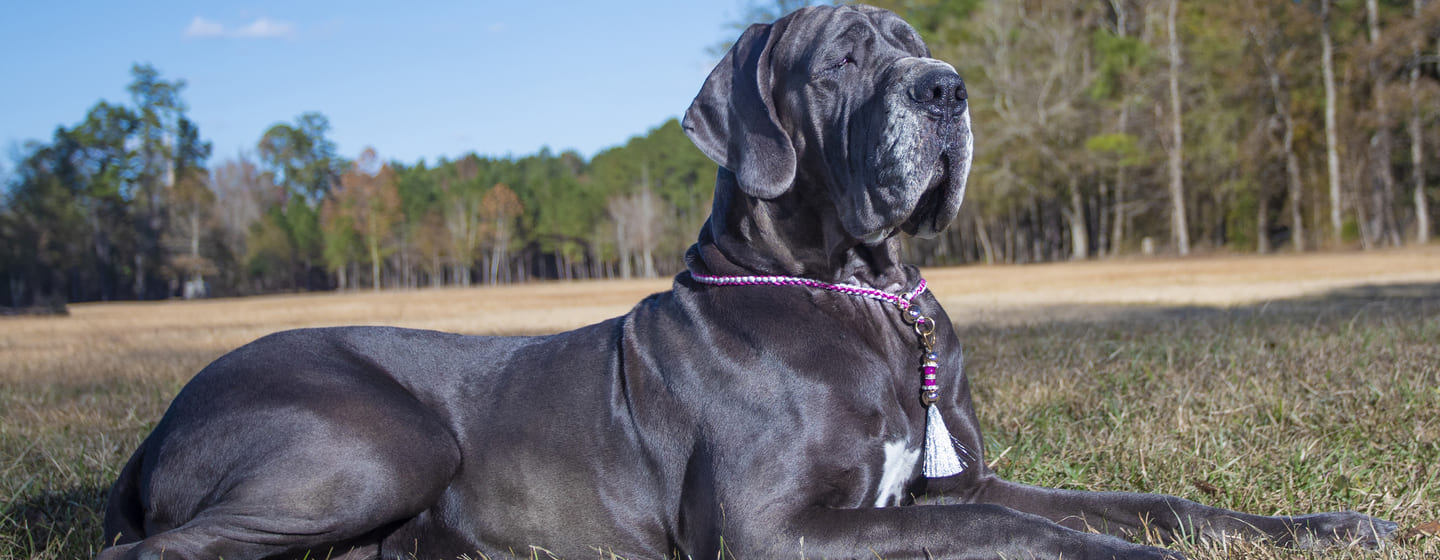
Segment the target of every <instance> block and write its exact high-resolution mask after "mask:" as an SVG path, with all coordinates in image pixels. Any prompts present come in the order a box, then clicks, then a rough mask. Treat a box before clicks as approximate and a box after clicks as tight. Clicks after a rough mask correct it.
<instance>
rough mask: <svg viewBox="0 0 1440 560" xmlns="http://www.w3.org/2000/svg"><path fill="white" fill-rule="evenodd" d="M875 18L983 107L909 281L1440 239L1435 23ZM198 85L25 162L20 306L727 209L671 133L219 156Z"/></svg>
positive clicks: (1279, 18) (408, 279)
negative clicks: (385, 152)
mask: <svg viewBox="0 0 1440 560" xmlns="http://www.w3.org/2000/svg"><path fill="white" fill-rule="evenodd" d="M875 3H878V4H880V5H881V6H882V7H886V8H889V9H891V10H893V11H896V12H897V13H899V14H901V15H902V16H903V17H905V18H906V19H907V20H908V21H910V22H911V23H912V24H913V25H915V26H916V28H917V29H919V30H920V32H921V34H922V35H924V37H925V39H926V41H927V43H928V44H929V45H930V46H931V49H932V51H933V52H934V55H935V56H936V57H937V58H941V59H944V60H947V61H949V62H951V63H953V64H955V65H956V67H957V69H958V70H959V71H960V73H961V75H962V76H964V77H965V79H966V82H967V86H968V88H969V92H970V95H971V113H972V119H973V127H974V129H975V131H976V135H977V144H976V145H977V154H976V160H975V166H974V171H973V174H972V179H971V183H970V184H971V189H970V192H969V194H968V195H967V197H968V200H967V201H966V204H965V206H964V207H963V208H962V211H961V215H960V217H959V219H957V220H956V222H955V223H954V224H952V226H951V227H950V228H949V230H947V232H946V233H945V234H944V235H942V236H940V237H939V238H937V239H933V240H910V241H907V242H906V245H905V251H906V253H907V256H908V257H909V258H910V259H911V260H912V261H914V262H918V263H921V264H925V265H944V264H958V263H969V262H1007V263H1026V262H1039V261H1050V260H1060V259H1087V258H1108V257H1112V256H1115V255H1125V254H1135V253H1157V252H1158V253H1168V254H1177V255H1185V254H1188V253H1190V252H1192V251H1242V252H1252V251H1253V252H1260V253H1264V252H1270V251H1276V250H1302V251H1303V250H1312V249H1318V248H1337V247H1345V246H1360V247H1363V248H1378V247H1386V246H1397V245H1403V244H1409V243H1427V242H1429V239H1430V235H1431V234H1432V233H1433V231H1434V228H1435V226H1434V225H1433V223H1432V216H1433V210H1432V209H1431V207H1432V206H1433V205H1434V203H1433V200H1434V198H1435V197H1436V196H1437V187H1436V186H1435V185H1436V184H1437V183H1440V181H1437V177H1436V176H1437V175H1440V164H1437V162H1436V161H1435V159H1436V158H1435V157H1432V156H1433V154H1434V153H1435V149H1434V147H1435V146H1440V102H1437V101H1440V71H1437V65H1440V2H1435V1H1429V0H1386V1H1382V0H1349V1H1343V0H1303V1H1301V0H1296V1H1286V2H1280V1H1275V2H1264V3H1260V4H1258V5H1250V4H1245V3H1231V2H1219V1H1200V0H1186V1H1184V2H1181V1H1179V0H1164V1H1144V0H1055V1H1049V0H1047V1H1045V2H1028V1H1027V2H1012V1H1006V0H908V1H907V0H879V1H877V2H875ZM793 4H796V2H793V1H788V2H787V1H782V2H777V3H776V5H775V6H762V7H761V8H760V9H752V10H751V13H752V14H754V17H756V18H757V19H764V18H766V17H769V16H773V15H774V13H767V11H768V12H780V11H783V10H786V9H788V8H790V7H792V6H791V5H793ZM765 8H769V9H768V10H767V9H765ZM698 86H699V84H697V88H698ZM184 87H185V83H184V81H183V80H166V79H164V78H163V77H162V76H161V75H160V73H159V72H158V71H157V70H156V69H154V68H153V67H150V66H148V65H137V66H135V67H134V68H133V69H132V83H131V85H130V87H129V93H130V95H131V98H130V100H129V103H121V104H117V103H110V102H107V101H101V102H99V103H97V104H96V105H95V106H94V107H93V108H92V109H91V110H90V111H89V112H88V113H87V114H86V115H85V117H84V119H83V120H81V121H80V122H79V123H78V124H76V125H74V126H71V127H60V128H57V129H56V131H55V134H54V136H53V137H52V138H51V139H50V140H49V141H48V142H32V143H30V144H28V145H26V146H25V147H24V149H23V150H22V151H21V153H20V154H19V155H18V157H17V158H16V159H15V162H14V165H13V166H12V170H11V171H10V173H9V177H8V178H7V179H6V180H5V190H4V196H3V197H0V239H3V243H0V271H3V272H0V279H3V280H4V282H5V285H4V286H3V287H0V306H7V307H17V306H19V307H24V306H55V305H61V304H63V302H66V301H92V300H116V299H156V298H166V297H181V296H184V297H191V296H196V295H207V294H208V295H245V294H258V293H270V292H281V291H301V290H330V289H357V288H371V289H380V288H391V287H394V288H414V287H422V286H443V285H460V286H468V285H473V284H497V283H507V282H521V281H527V280H532V279H581V278H617V277H631V276H662V275H669V274H673V273H674V272H676V271H678V270H679V269H680V268H681V267H682V256H683V253H684V250H685V248H686V247H687V246H688V245H689V244H690V243H691V242H692V241H693V239H694V236H695V232H696V231H697V230H698V228H699V227H700V225H701V224H702V223H703V222H704V219H705V217H706V216H707V214H708V211H709V205H710V197H711V192H710V191H711V187H712V183H713V179H714V174H715V166H714V164H713V163H711V162H709V161H708V160H706V159H705V158H704V156H703V155H701V154H700V153H699V151H698V150H696V149H695V148H694V147H693V146H692V145H691V144H690V142H689V141H688V139H686V138H685V137H684V134H683V133H682V131H681V130H680V126H679V123H678V122H676V121H674V120H671V121H668V122H666V123H664V124H662V125H661V126H659V127H657V128H655V129H653V130H650V131H648V132H646V133H645V134H643V135H640V136H636V137H634V138H631V139H630V140H629V141H628V142H626V143H625V144H623V145H620V146H617V147H614V148H611V149H608V150H605V151H603V152H601V153H598V154H596V155H595V156H594V157H593V158H590V159H589V160H587V159H586V158H584V157H582V156H581V155H579V154H577V153H574V152H562V153H559V154H556V153H552V152H551V151H550V150H548V149H546V150H541V151H540V152H539V153H536V154H532V155H526V156H520V157H504V158H496V157H484V156H479V155H475V154H470V155H466V156H464V157H461V158H458V159H455V160H446V159H441V160H439V161H437V162H434V163H427V162H425V161H423V160H422V161H420V162H415V163H409V164H407V163H403V162H397V161H386V160H385V159H384V158H383V157H382V156H381V155H380V154H378V153H376V152H375V151H374V150H371V149H366V150H365V151H363V152H362V153H359V154H354V155H353V156H354V159H350V158H349V157H347V156H349V154H339V153H337V149H336V147H335V144H334V142H333V141H332V140H331V139H330V138H328V136H327V135H328V133H329V123H328V121H327V120H326V118H325V117H324V116H323V115H322V114H320V113H305V114H302V115H299V116H296V117H294V118H293V119H292V120H291V121H289V122H284V123H279V124H276V125H274V126H272V127H270V128H269V129H268V130H266V131H264V133H263V134H262V135H261V137H260V139H259V140H258V142H257V143H256V146H255V149H254V151H253V152H248V153H242V154H238V155H234V156H229V157H225V158H223V159H220V160H219V161H215V160H214V159H212V157H211V156H212V154H211V147H210V145H209V144H208V143H207V142H206V141H204V139H203V136H201V134H200V131H199V130H198V128H197V127H196V126H195V123H194V122H192V121H190V120H189V119H188V118H187V117H186V111H187V107H186V105H185V103H184V101H183V91H184Z"/></svg>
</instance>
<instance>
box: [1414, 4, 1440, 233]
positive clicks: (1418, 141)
mask: <svg viewBox="0 0 1440 560" xmlns="http://www.w3.org/2000/svg"><path fill="white" fill-rule="evenodd" d="M1414 7H1415V19H1416V20H1419V19H1420V18H1421V16H1422V15H1423V14H1424V9H1425V0H1415V1H1414ZM1436 46H1437V49H1436V50H1437V51H1440V40H1437V43H1436ZM1424 49H1425V36H1424V35H1422V34H1418V33H1417V34H1416V36H1415V53H1414V57H1413V58H1414V62H1412V63H1411V65H1410V91H1409V93H1410V126H1409V129H1410V163H1411V168H1410V173H1411V177H1412V178H1411V181H1412V182H1414V183H1415V242H1416V243H1418V244H1421V245H1424V244H1426V243H1429V242H1430V203H1429V201H1428V200H1426V197H1425V129H1424V128H1423V120H1422V119H1423V117H1422V116H1421V107H1422V106H1423V103H1422V102H1421V101H1420V60H1421V52H1422V51H1423V50H1424ZM1437 54H1440V52H1437Z"/></svg>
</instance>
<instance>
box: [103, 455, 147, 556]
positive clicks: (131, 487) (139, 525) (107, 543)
mask: <svg viewBox="0 0 1440 560" xmlns="http://www.w3.org/2000/svg"><path fill="white" fill-rule="evenodd" d="M147 443H148V442H147ZM144 457H145V444H144V443H141V444H140V448H139V449H136V450H135V454H134V455H131V456H130V460H129V461H128V462H126V463H125V468H123V469H120V476H119V477H118V478H116V479H115V485H114V486H111V487H110V497H109V499H108V500H107V502H106V504H105V534H104V535H103V538H104V542H103V543H101V546H104V547H111V546H115V545H121V544H128V543H132V542H139V541H141V540H143V539H144V538H145V511H144V507H143V506H142V505H141V503H140V472H141V471H142V470H143V469H142V468H141V463H142V462H143V461H144Z"/></svg>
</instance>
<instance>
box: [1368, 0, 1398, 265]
mask: <svg viewBox="0 0 1440 560" xmlns="http://www.w3.org/2000/svg"><path fill="white" fill-rule="evenodd" d="M1378 4H1379V2H1378V0H1366V2H1365V14H1366V19H1367V20H1368V23H1369V27H1370V45H1371V46H1372V47H1373V46H1375V45H1377V44H1379V43H1380V13H1379V5H1378ZM1370 77H1371V79H1372V80H1374V81H1373V82H1372V83H1371V90H1370V95H1371V97H1372V99H1373V100H1374V103H1375V119H1376V125H1375V126H1376V131H1375V137H1374V138H1373V139H1372V141H1371V142H1370V147H1371V154H1372V156H1371V161H1372V162H1373V163H1374V165H1375V168H1374V173H1375V178H1374V181H1373V182H1372V183H1371V191H1370V205H1371V210H1370V219H1371V220H1372V221H1373V223H1372V225H1371V226H1370V229H1371V231H1372V232H1374V234H1375V244H1376V245H1380V244H1381V243H1382V242H1387V241H1388V242H1389V243H1390V245H1392V246H1398V245H1400V243H1401V241H1400V228H1399V227H1397V225H1396V223H1395V170H1394V169H1392V168H1391V165H1390V153H1391V152H1392V151H1393V150H1392V146H1391V144H1392V142H1393V139H1392V136H1391V134H1390V111H1389V107H1387V106H1386V105H1387V103H1386V102H1385V75H1384V73H1383V72H1382V71H1381V69H1380V63H1379V61H1378V60H1375V59H1373V58H1372V59H1371V61H1370Z"/></svg>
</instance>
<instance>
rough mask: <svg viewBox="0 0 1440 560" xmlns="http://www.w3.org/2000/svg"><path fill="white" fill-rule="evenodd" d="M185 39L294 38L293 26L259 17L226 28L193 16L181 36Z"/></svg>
mask: <svg viewBox="0 0 1440 560" xmlns="http://www.w3.org/2000/svg"><path fill="white" fill-rule="evenodd" d="M181 35H182V36H183V37H185V38H186V39H214V38H225V39H274V38H289V37H294V36H295V24H294V23H291V22H288V21H282V20H274V19H270V18H266V17H261V18H259V19H257V20H255V21H253V22H250V23H249V24H246V25H243V26H240V27H235V28H227V27H226V26H225V24H223V23H220V22H218V21H212V20H209V19H205V18H204V17H202V16H195V19H192V20H190V25H189V26H188V27H186V28H185V32H184V33H182V34H181Z"/></svg>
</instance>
